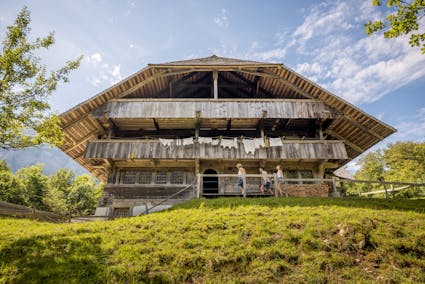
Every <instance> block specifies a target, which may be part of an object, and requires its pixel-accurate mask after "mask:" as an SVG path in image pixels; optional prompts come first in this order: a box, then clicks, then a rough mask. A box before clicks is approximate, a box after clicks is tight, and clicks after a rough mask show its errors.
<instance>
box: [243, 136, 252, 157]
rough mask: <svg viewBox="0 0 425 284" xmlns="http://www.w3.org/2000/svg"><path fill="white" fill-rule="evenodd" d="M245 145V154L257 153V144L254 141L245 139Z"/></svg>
mask: <svg viewBox="0 0 425 284" xmlns="http://www.w3.org/2000/svg"><path fill="white" fill-rule="evenodd" d="M242 143H243V147H244V149H245V153H247V154H249V153H253V154H254V153H255V142H254V140H251V139H244V140H243V141H242Z"/></svg>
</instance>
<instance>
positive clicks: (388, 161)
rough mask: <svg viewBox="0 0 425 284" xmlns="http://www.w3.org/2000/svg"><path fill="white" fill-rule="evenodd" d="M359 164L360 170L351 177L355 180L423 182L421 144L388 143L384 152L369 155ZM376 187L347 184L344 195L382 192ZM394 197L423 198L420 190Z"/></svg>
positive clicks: (424, 156) (424, 150) (424, 160)
mask: <svg viewBox="0 0 425 284" xmlns="http://www.w3.org/2000/svg"><path fill="white" fill-rule="evenodd" d="M359 163H360V164H361V165H362V167H361V168H360V170H358V171H357V172H356V174H355V175H354V177H355V179H358V180H379V179H381V178H383V179H384V180H386V181H401V182H416V183H425V142H422V143H414V142H397V143H394V144H389V145H388V146H387V148H386V149H385V150H377V151H375V152H370V153H368V154H367V155H366V156H364V157H363V158H362V159H361V160H360V161H359ZM382 189H383V187H382V186H381V185H379V184H373V185H371V184H361V183H356V184H351V185H350V186H349V190H348V192H349V193H351V194H358V193H360V192H367V191H374V190H382ZM397 196H398V197H421V196H425V189H424V188H414V189H409V190H406V191H400V192H398V193H397Z"/></svg>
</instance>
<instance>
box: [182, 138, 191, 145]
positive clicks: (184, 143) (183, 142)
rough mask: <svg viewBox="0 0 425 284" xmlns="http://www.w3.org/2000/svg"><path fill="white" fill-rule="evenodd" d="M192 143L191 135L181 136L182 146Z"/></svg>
mask: <svg viewBox="0 0 425 284" xmlns="http://www.w3.org/2000/svg"><path fill="white" fill-rule="evenodd" d="M192 144H193V137H189V138H183V139H182V145H183V146H186V145H192Z"/></svg>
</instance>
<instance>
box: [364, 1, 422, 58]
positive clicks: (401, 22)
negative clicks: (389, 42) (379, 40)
mask: <svg viewBox="0 0 425 284" xmlns="http://www.w3.org/2000/svg"><path fill="white" fill-rule="evenodd" d="M372 5H373V6H381V5H382V1H381V0H372ZM387 6H388V7H389V8H391V10H392V11H393V12H392V13H390V14H388V15H387V16H386V18H385V19H383V20H377V21H369V22H367V23H366V24H365V28H366V33H367V34H368V35H371V34H373V33H376V32H378V31H381V30H382V31H384V37H385V38H396V37H399V36H401V35H404V34H406V35H408V34H410V41H409V43H410V45H411V46H412V47H415V46H419V47H421V51H422V54H425V33H424V32H423V29H422V30H421V29H420V25H421V22H420V20H421V18H423V17H424V16H425V1H424V0H413V1H409V2H405V1H402V0H387ZM422 24H423V23H422ZM418 30H421V31H422V33H421V32H418V33H414V32H415V31H418Z"/></svg>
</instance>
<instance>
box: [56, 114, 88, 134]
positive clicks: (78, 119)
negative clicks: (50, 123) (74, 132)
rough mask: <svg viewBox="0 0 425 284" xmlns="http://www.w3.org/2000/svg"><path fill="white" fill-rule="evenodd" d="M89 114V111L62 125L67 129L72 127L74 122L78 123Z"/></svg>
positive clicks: (63, 128)
mask: <svg viewBox="0 0 425 284" xmlns="http://www.w3.org/2000/svg"><path fill="white" fill-rule="evenodd" d="M88 116H89V113H86V114H84V115H82V116H80V117H79V118H77V119H76V120H73V121H70V122H68V123H67V124H64V125H63V126H62V130H63V131H66V130H67V129H68V128H70V127H72V126H73V125H74V124H76V123H78V122H80V121H82V120H85V119H86V118H87V117H88Z"/></svg>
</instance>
